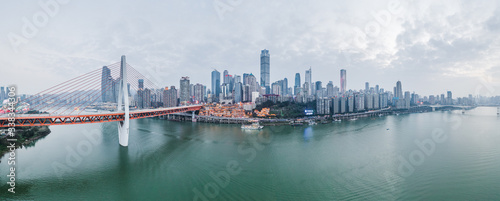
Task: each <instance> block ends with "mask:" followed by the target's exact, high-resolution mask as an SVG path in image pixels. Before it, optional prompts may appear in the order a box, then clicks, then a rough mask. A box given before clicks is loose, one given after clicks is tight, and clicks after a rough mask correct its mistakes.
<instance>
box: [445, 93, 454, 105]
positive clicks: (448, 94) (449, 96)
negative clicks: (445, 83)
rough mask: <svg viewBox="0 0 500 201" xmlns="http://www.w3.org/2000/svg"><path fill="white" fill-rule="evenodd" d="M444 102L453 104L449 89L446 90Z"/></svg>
mask: <svg viewBox="0 0 500 201" xmlns="http://www.w3.org/2000/svg"><path fill="white" fill-rule="evenodd" d="M446 104H448V105H453V96H452V94H451V91H448V92H447V97H446Z"/></svg>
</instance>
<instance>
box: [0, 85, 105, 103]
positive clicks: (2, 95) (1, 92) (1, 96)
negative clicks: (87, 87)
mask: <svg viewBox="0 0 500 201" xmlns="http://www.w3.org/2000/svg"><path fill="white" fill-rule="evenodd" d="M6 97H7V96H6V95H5V90H4V87H0V101H3V99H5V98H6ZM103 102H104V101H103Z"/></svg>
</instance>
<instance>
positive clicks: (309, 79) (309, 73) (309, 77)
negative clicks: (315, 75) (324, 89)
mask: <svg viewBox="0 0 500 201" xmlns="http://www.w3.org/2000/svg"><path fill="white" fill-rule="evenodd" d="M305 79H306V82H307V83H308V84H309V89H307V91H308V92H309V93H308V95H311V94H314V90H313V89H314V86H313V83H312V69H311V67H309V70H306V78H305Z"/></svg>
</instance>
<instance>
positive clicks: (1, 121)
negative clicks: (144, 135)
mask: <svg viewBox="0 0 500 201" xmlns="http://www.w3.org/2000/svg"><path fill="white" fill-rule="evenodd" d="M201 107H202V106H201V105H191V106H180V107H171V108H158V109H149V110H139V111H131V112H130V113H129V118H130V119H141V118H148V117H156V116H162V115H167V114H174V113H179V112H187V111H195V110H199V109H200V108H201ZM124 115H125V113H124V112H107V113H96V114H83V115H50V114H33V115H26V114H24V115H20V116H16V117H15V120H14V122H15V126H16V127H17V126H51V125H68V124H89V123H103V122H113V121H123V120H124V119H125V117H124ZM8 120H9V118H8V117H0V128H1V127H9V123H10V122H9V121H8Z"/></svg>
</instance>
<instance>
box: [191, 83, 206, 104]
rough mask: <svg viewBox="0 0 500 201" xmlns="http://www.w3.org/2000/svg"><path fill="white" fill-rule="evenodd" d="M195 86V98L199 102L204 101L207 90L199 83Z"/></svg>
mask: <svg viewBox="0 0 500 201" xmlns="http://www.w3.org/2000/svg"><path fill="white" fill-rule="evenodd" d="M193 88H194V90H193V91H194V92H193V94H194V100H195V101H198V103H201V102H204V100H205V99H204V97H205V92H204V91H203V85H202V84H200V83H197V84H196V85H194V87H193Z"/></svg>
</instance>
